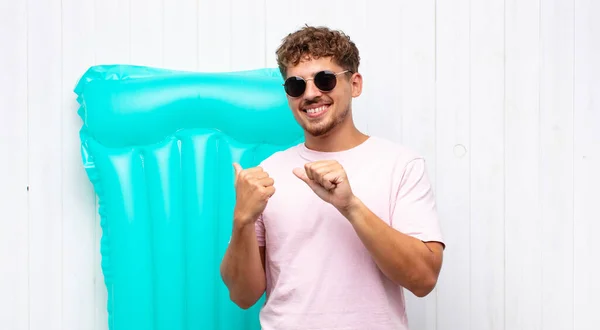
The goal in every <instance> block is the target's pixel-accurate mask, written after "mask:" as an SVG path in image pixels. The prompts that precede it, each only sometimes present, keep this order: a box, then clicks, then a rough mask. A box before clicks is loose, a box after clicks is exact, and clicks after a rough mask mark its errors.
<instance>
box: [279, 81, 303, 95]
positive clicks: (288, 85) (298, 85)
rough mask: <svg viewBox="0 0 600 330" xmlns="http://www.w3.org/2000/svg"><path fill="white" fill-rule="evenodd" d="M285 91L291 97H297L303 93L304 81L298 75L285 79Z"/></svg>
mask: <svg viewBox="0 0 600 330" xmlns="http://www.w3.org/2000/svg"><path fill="white" fill-rule="evenodd" d="M284 87H285V92H286V93H287V94H288V95H289V96H291V97H298V96H300V95H302V93H304V89H306V82H305V81H304V80H303V79H302V78H300V77H290V78H288V79H286V81H285V84H284Z"/></svg>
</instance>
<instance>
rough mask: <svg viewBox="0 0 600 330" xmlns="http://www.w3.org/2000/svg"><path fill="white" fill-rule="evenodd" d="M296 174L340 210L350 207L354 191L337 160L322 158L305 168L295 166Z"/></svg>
mask: <svg viewBox="0 0 600 330" xmlns="http://www.w3.org/2000/svg"><path fill="white" fill-rule="evenodd" d="M293 172H294V174H295V175H296V176H297V177H298V178H300V179H301V180H302V181H304V182H305V183H306V184H307V185H308V186H309V187H310V188H311V189H312V190H313V191H314V192H315V194H317V196H319V197H320V198H321V199H323V200H324V201H325V202H327V203H330V204H331V205H333V206H334V207H335V208H337V209H338V210H340V211H345V210H347V209H348V208H350V207H351V206H352V205H353V203H354V201H355V197H354V193H352V188H350V183H349V182H348V177H347V175H346V171H345V170H344V168H343V167H342V165H341V164H340V163H338V162H337V161H335V160H322V161H316V162H312V163H307V164H306V165H304V169H302V168H295V169H294V171H293Z"/></svg>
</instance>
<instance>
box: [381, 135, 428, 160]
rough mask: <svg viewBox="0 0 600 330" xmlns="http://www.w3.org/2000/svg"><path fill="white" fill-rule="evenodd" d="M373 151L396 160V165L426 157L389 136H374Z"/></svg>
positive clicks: (388, 158)
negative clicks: (388, 137)
mask: <svg viewBox="0 0 600 330" xmlns="http://www.w3.org/2000/svg"><path fill="white" fill-rule="evenodd" d="M371 139H373V140H372V142H373V143H372V144H371V145H372V151H373V152H374V153H376V154H377V155H379V156H380V157H384V158H386V159H387V160H388V161H391V162H394V164H395V165H396V166H405V165H407V164H409V163H411V162H413V161H415V160H423V159H424V157H423V155H422V154H421V153H419V152H418V151H417V150H416V149H414V148H412V147H409V146H407V145H405V144H402V143H400V142H396V141H392V140H390V139H387V138H383V137H379V136H373V137H371Z"/></svg>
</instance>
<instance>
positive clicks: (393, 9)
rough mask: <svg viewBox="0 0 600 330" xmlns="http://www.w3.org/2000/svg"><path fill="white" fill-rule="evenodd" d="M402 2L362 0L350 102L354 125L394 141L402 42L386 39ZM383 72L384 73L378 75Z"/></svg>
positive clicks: (392, 34) (398, 138) (398, 129)
mask: <svg viewBox="0 0 600 330" xmlns="http://www.w3.org/2000/svg"><path fill="white" fill-rule="evenodd" d="M402 4H403V3H402V2H388V3H386V4H385V5H384V7H383V8H381V7H378V6H373V5H372V4H367V2H364V3H363V6H364V13H365V14H364V16H365V19H364V20H365V22H364V32H362V35H361V37H362V47H361V48H359V51H360V57H361V68H359V71H361V73H362V76H363V92H362V95H361V96H360V98H358V99H356V101H354V106H353V115H354V118H355V121H356V122H357V124H361V123H363V124H364V125H362V126H363V127H364V126H366V127H367V128H368V129H369V132H368V133H370V134H374V135H377V136H381V137H383V138H386V139H389V140H392V141H395V142H397V143H400V142H402V105H401V100H400V98H399V97H398V95H397V93H398V92H399V91H400V90H401V79H400V74H401V73H400V64H401V58H400V53H401V47H402V42H401V41H400V40H398V41H397V42H389V40H390V39H397V38H399V37H398V35H399V34H400V32H401V21H400V20H399V19H398V13H400V12H401V8H402ZM359 15H360V12H359ZM370 31H380V33H381V35H380V36H379V37H372V36H369V32H370ZM357 46H358V45H357ZM383 72H385V74H382V73H383ZM371 128H372V129H371ZM407 294H409V293H408V292H407ZM416 304H418V303H416ZM416 304H415V303H413V304H411V306H412V305H416ZM420 312H421V311H420V310H419V308H418V307H416V306H415V308H413V309H412V310H411V311H409V312H408V313H409V318H410V320H411V322H413V320H418V319H422V315H421V314H419V313H420ZM414 322H417V323H418V321H414Z"/></svg>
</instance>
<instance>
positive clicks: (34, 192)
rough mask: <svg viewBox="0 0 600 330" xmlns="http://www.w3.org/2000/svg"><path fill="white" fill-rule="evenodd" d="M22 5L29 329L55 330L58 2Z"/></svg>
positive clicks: (58, 298) (58, 282)
mask: <svg viewBox="0 0 600 330" xmlns="http://www.w3.org/2000/svg"><path fill="white" fill-rule="evenodd" d="M27 8H28V9H27V11H28V63H29V70H28V102H29V116H28V121H29V131H28V137H29V148H28V150H29V178H30V179H29V185H30V191H29V214H30V219H29V223H30V227H29V228H30V241H29V251H30V258H29V271H30V273H29V285H30V292H29V296H30V310H29V317H30V329H32V330H34V329H44V330H46V329H47V330H53V329H56V330H61V329H63V324H62V322H61V316H62V288H63V287H62V262H63V258H62V226H63V218H62V133H61V130H62V117H61V114H62V95H63V94H62V77H61V75H62V68H61V65H62V51H61V43H62V36H61V2H60V0H43V1H28V6H27Z"/></svg>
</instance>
